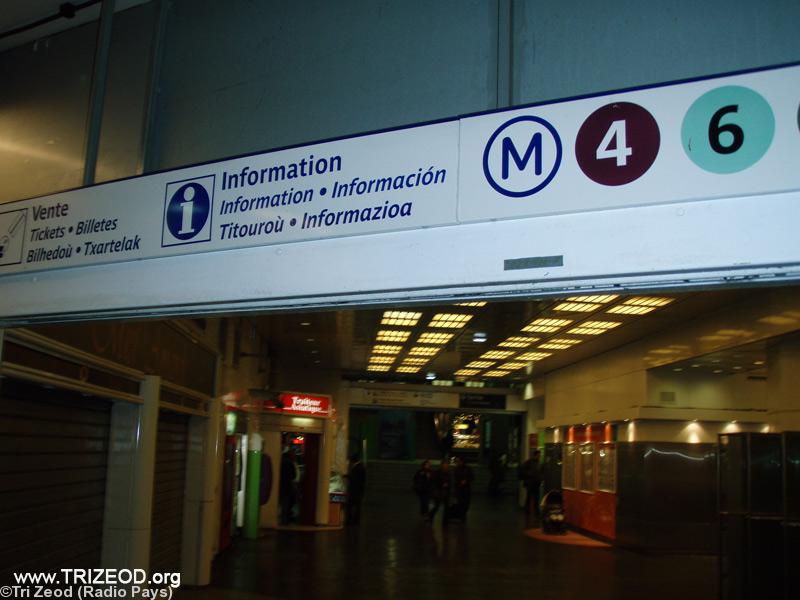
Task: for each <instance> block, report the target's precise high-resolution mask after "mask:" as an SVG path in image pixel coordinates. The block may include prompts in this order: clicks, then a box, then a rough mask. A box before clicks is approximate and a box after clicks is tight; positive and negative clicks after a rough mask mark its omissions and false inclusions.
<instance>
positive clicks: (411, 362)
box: [403, 357, 431, 367]
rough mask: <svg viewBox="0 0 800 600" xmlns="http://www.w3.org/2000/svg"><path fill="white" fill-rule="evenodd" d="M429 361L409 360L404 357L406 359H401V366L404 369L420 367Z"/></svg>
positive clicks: (428, 359) (421, 359)
mask: <svg viewBox="0 0 800 600" xmlns="http://www.w3.org/2000/svg"><path fill="white" fill-rule="evenodd" d="M430 361H431V359H430V358H409V357H406V358H404V359H403V366H404V367H408V366H422V365H424V364H426V363H429V362H430Z"/></svg>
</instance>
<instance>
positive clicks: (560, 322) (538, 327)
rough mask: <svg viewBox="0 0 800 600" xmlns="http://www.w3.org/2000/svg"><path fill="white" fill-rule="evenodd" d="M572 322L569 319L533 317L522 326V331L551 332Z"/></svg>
mask: <svg viewBox="0 0 800 600" xmlns="http://www.w3.org/2000/svg"><path fill="white" fill-rule="evenodd" d="M570 323H572V321H571V320H570V319H534V320H533V321H531V322H530V324H528V325H527V326H525V327H523V328H522V331H524V332H529V331H530V332H534V333H553V332H554V331H558V330H559V329H561V328H562V327H566V326H567V325H569V324H570Z"/></svg>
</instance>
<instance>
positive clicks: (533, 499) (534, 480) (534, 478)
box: [520, 450, 542, 519]
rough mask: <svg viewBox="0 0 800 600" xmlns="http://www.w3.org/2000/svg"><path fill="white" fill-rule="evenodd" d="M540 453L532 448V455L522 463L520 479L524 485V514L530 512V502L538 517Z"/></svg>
mask: <svg viewBox="0 0 800 600" xmlns="http://www.w3.org/2000/svg"><path fill="white" fill-rule="evenodd" d="M540 457H541V453H540V452H539V450H534V451H533V455H532V456H531V457H530V458H529V459H528V460H526V461H525V462H524V463H522V467H521V468H520V479H522V484H523V485H524V486H525V491H526V494H525V514H526V515H529V514H531V504H532V505H533V511H534V514H535V515H536V518H537V519H538V518H539V488H540V487H541V485H542V467H541V465H540V464H539V458H540Z"/></svg>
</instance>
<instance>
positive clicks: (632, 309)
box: [608, 304, 656, 315]
mask: <svg viewBox="0 0 800 600" xmlns="http://www.w3.org/2000/svg"><path fill="white" fill-rule="evenodd" d="M655 309H656V307H655V306H632V305H630V304H617V305H616V306H612V307H611V308H609V309H608V312H609V313H611V314H614V315H646V314H647V313H649V312H653V311H654V310H655Z"/></svg>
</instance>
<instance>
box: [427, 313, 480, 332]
mask: <svg viewBox="0 0 800 600" xmlns="http://www.w3.org/2000/svg"><path fill="white" fill-rule="evenodd" d="M473 316H474V315H467V314H463V313H439V314H436V315H433V318H432V319H431V322H430V323H428V327H435V328H437V329H461V328H462V327H464V326H465V325H466V324H467V323H469V322H470V321H471V320H472V317H473Z"/></svg>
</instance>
